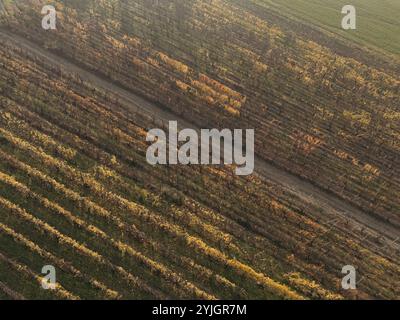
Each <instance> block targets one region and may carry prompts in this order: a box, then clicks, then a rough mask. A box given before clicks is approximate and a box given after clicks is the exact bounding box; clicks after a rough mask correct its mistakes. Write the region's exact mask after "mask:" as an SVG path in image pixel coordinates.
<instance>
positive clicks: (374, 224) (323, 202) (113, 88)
mask: <svg viewBox="0 0 400 320" xmlns="http://www.w3.org/2000/svg"><path fill="white" fill-rule="evenodd" d="M0 40H1V41H4V42H6V43H7V44H10V45H12V46H15V47H17V48H20V49H23V50H26V51H28V52H30V53H31V54H34V55H36V56H39V57H41V58H43V59H44V60H47V61H49V62H50V63H53V64H55V65H59V66H61V67H62V68H63V69H65V70H66V71H67V72H71V73H75V74H77V75H79V77H80V78H81V79H82V80H83V81H86V82H90V83H93V84H94V85H96V86H98V87H101V88H102V89H104V90H105V91H109V92H112V93H113V94H114V95H116V96H118V97H119V98H120V102H121V104H123V105H124V106H125V107H126V108H127V109H128V110H132V111H135V112H141V113H144V114H148V115H150V116H152V117H156V118H158V120H160V121H163V122H168V121H170V120H175V121H178V123H179V127H181V128H193V129H196V130H199V128H196V126H195V125H193V124H191V123H189V122H188V121H187V120H185V119H182V118H180V117H179V116H176V115H175V114H173V113H172V112H170V111H168V110H165V109H162V108H161V107H159V106H157V105H155V104H153V103H150V102H149V101H147V100H145V99H143V98H142V97H140V96H138V95H136V94H134V93H132V92H130V91H128V90H125V89H123V88H122V87H120V86H118V85H116V84H113V83H110V82H108V81H106V80H104V79H102V78H101V77H98V76H96V75H95V74H93V73H91V72H88V71H87V70H84V69H83V68H81V67H79V66H77V65H76V64H74V63H72V62H71V61H68V60H66V59H64V58H62V57H60V56H57V55H55V54H53V53H51V52H49V51H47V50H45V49H43V48H41V47H39V46H38V45H36V44H34V43H32V42H31V41H29V40H27V39H25V38H21V37H19V36H16V35H14V34H10V33H9V32H8V31H4V30H0ZM255 174H257V175H258V176H259V177H260V178H262V179H265V180H270V181H273V182H274V183H276V184H278V185H280V186H281V187H282V188H283V189H284V190H285V191H287V192H288V193H289V194H292V195H293V196H294V198H300V199H301V201H303V202H305V203H308V204H310V205H312V206H315V207H317V208H320V210H321V211H322V212H323V216H324V217H326V221H332V220H335V219H337V218H343V219H346V221H348V223H349V226H350V227H349V228H357V229H365V230H368V231H369V232H370V233H372V234H374V235H376V237H385V238H386V239H385V242H386V247H388V246H389V247H390V248H392V249H394V250H400V230H399V229H398V228H395V227H394V226H392V225H390V224H389V223H386V222H384V221H382V220H379V219H376V218H375V217H373V216H371V215H369V214H367V213H365V212H363V211H361V210H360V209H358V208H356V207H354V206H352V205H351V204H349V203H348V202H346V201H344V200H342V199H340V198H339V197H337V196H336V195H334V194H331V193H328V192H326V191H324V190H322V189H320V188H318V187H316V186H314V185H313V184H312V183H310V182H308V181H305V180H303V179H301V178H299V177H297V176H295V175H293V174H290V173H288V172H287V171H285V170H283V169H280V168H279V167H277V166H275V165H274V164H272V163H269V162H267V161H264V160H263V159H261V158H259V157H257V156H256V158H255Z"/></svg>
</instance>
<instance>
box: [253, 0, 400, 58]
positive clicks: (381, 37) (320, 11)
mask: <svg viewBox="0 0 400 320" xmlns="http://www.w3.org/2000/svg"><path fill="white" fill-rule="evenodd" d="M255 2H256V3H258V4H262V5H264V6H270V7H271V9H273V8H275V9H277V10H279V12H280V13H285V14H287V15H289V16H291V17H296V18H299V19H301V20H302V21H304V20H305V21H307V22H309V23H312V24H316V25H318V26H320V27H322V28H323V29H326V30H328V31H331V32H333V33H335V34H337V35H340V36H342V37H344V38H346V39H348V40H351V41H355V42H357V43H358V44H362V45H367V46H369V47H371V48H373V49H378V50H379V51H381V52H382V51H383V52H386V53H389V54H392V55H393V54H394V55H396V56H400V19H399V16H400V1H398V0H353V1H351V2H349V1H343V0H255ZM347 4H352V5H354V6H355V7H356V9H357V30H351V31H345V30H343V29H342V28H341V21H342V17H343V15H342V13H341V9H342V7H343V6H344V5H347Z"/></svg>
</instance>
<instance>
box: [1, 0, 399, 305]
mask: <svg viewBox="0 0 400 320" xmlns="http://www.w3.org/2000/svg"><path fill="white" fill-rule="evenodd" d="M54 2H55V3H56V8H57V12H58V13H57V18H58V22H57V30H56V31H45V30H43V29H42V28H41V25H40V21H41V19H42V15H41V14H40V12H41V7H42V6H43V4H44V1H33V0H29V1H9V2H5V3H6V10H5V11H4V12H5V13H4V14H3V15H2V16H1V25H2V27H1V29H0V34H1V35H0V52H1V54H0V64H1V68H0V160H1V161H0V299H24V298H26V299H370V298H380V299H395V298H399V297H400V254H399V253H400V249H399V246H398V245H397V244H396V239H387V238H385V237H383V236H382V234H380V232H379V230H376V229H375V228H374V227H373V226H369V225H362V224H360V223H358V222H357V221H352V219H349V218H346V216H344V218H343V217H341V216H337V215H335V214H332V213H331V212H330V211H328V210H327V209H326V206H325V205H324V204H323V203H321V204H315V203H310V202H309V201H307V200H306V199H304V198H301V197H298V196H296V194H294V193H292V192H291V191H290V190H288V189H287V188H285V187H284V186H283V185H282V184H280V183H278V182H276V181H272V180H271V179H268V177H266V176H262V175H252V176H248V177H239V176H236V175H235V174H234V171H235V168H234V167H233V166H151V165H149V164H147V162H146V149H147V147H148V144H147V143H146V133H147V131H148V129H149V128H157V127H160V125H163V124H162V123H160V121H159V120H158V119H157V116H156V115H152V114H149V113H145V112H139V111H138V110H136V111H135V110H134V109H132V108H130V106H129V104H130V103H129V101H128V98H126V97H122V96H121V95H120V94H118V93H117V92H113V90H109V89H110V88H105V87H103V86H100V85H98V84H99V83H100V80H98V81H89V80H87V79H83V78H82V77H81V76H80V75H79V74H77V72H75V71H74V70H75V69H74V70H72V69H71V68H67V67H66V66H67V63H69V64H71V65H74V66H75V68H76V70H78V69H79V70H80V69H82V70H85V72H88V73H90V74H91V77H92V78H93V79H95V78H96V79H101V81H107V82H109V83H110V84H112V85H113V86H114V87H118V88H121V90H125V91H127V92H131V93H132V97H134V96H133V95H135V96H136V95H137V96H140V97H141V98H142V99H145V100H146V101H147V102H148V103H149V104H153V105H155V106H157V107H158V108H161V109H164V110H166V111H168V112H170V113H172V114H174V115H176V116H177V117H179V118H182V119H184V120H186V121H188V122H190V123H193V124H194V125H196V126H198V127H207V128H220V129H222V128H239V127H240V128H255V132H256V146H255V149H256V154H257V157H259V159H261V160H262V161H266V162H268V163H272V164H274V165H275V166H277V167H279V168H282V169H283V170H284V171H285V172H288V173H289V174H293V175H295V176H297V177H300V178H301V179H303V180H304V181H307V182H308V183H310V184H312V185H314V186H315V187H317V188H319V189H321V190H324V192H327V193H329V194H332V195H334V196H335V197H336V198H337V199H340V201H343V203H346V204H348V205H349V206H354V207H355V208H357V210H361V211H362V212H363V214H365V215H366V216H370V217H371V218H373V219H376V220H377V221H379V222H380V223H383V224H385V225H388V226H390V228H393V229H394V230H397V231H398V230H399V228H400V201H399V195H400V73H399V72H400V71H399V66H398V65H397V64H396V63H395V60H391V59H388V58H387V57H384V56H381V55H379V54H378V53H377V52H374V51H373V50H366V51H365V53H364V52H363V51H361V52H360V51H357V50H355V51H354V52H355V53H353V50H352V48H349V47H347V42H346V41H344V40H343V42H342V40H341V39H340V38H335V39H334V41H332V43H330V44H329V45H327V44H326V39H325V40H324V35H323V34H322V33H319V31H318V30H317V29H315V31H314V32H310V33H308V32H305V31H306V30H307V28H310V27H309V26H306V25H304V26H299V27H298V28H294V27H292V24H290V23H289V24H286V23H285V21H286V20H285V19H289V18H288V17H284V16H281V17H279V18H277V17H276V16H275V13H274V14H272V13H271V12H269V11H268V10H267V9H263V6H258V5H257V4H256V3H257V2H260V1H235V0H232V1H224V0H201V1H200V0H198V1H195V0H190V1H188V0H164V1H148V0H132V1H127V0H125V1H124V0H119V1H115V0H114V1H112V0H102V1H98V0H96V1H95V0H93V1H92V0H87V1H78V0H65V1H54ZM292 23H294V22H293V21H292ZM9 35H15V37H21V39H25V40H26V46H22V41H12V40H11V38H12V36H11V37H10V36H9ZM25 40H24V41H25ZM19 42H20V43H21V44H20V43H19ZM30 43H32V44H34V45H36V46H38V47H40V48H41V50H43V51H39V50H36V51H32V50H28V49H27V46H28V45H29V44H30ZM336 44H337V47H335V45H336ZM39 52H49V55H45V54H39ZM56 59H59V60H57V61H55V60H56ZM59 61H65V63H63V65H61V63H57V62H59ZM125 91H124V92H125ZM121 92H122V91H121ZM261 160H260V161H261ZM393 240H394V241H393ZM44 265H53V266H54V267H55V268H56V269H57V286H56V288H55V290H43V289H42V287H41V276H42V275H41V273H40V271H41V269H42V267H43V266H44ZM345 265H354V266H356V267H357V271H358V277H359V279H362V281H360V282H359V284H358V286H357V290H343V289H342V286H341V280H342V276H343V275H342V273H341V270H342V267H343V266H345Z"/></svg>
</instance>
